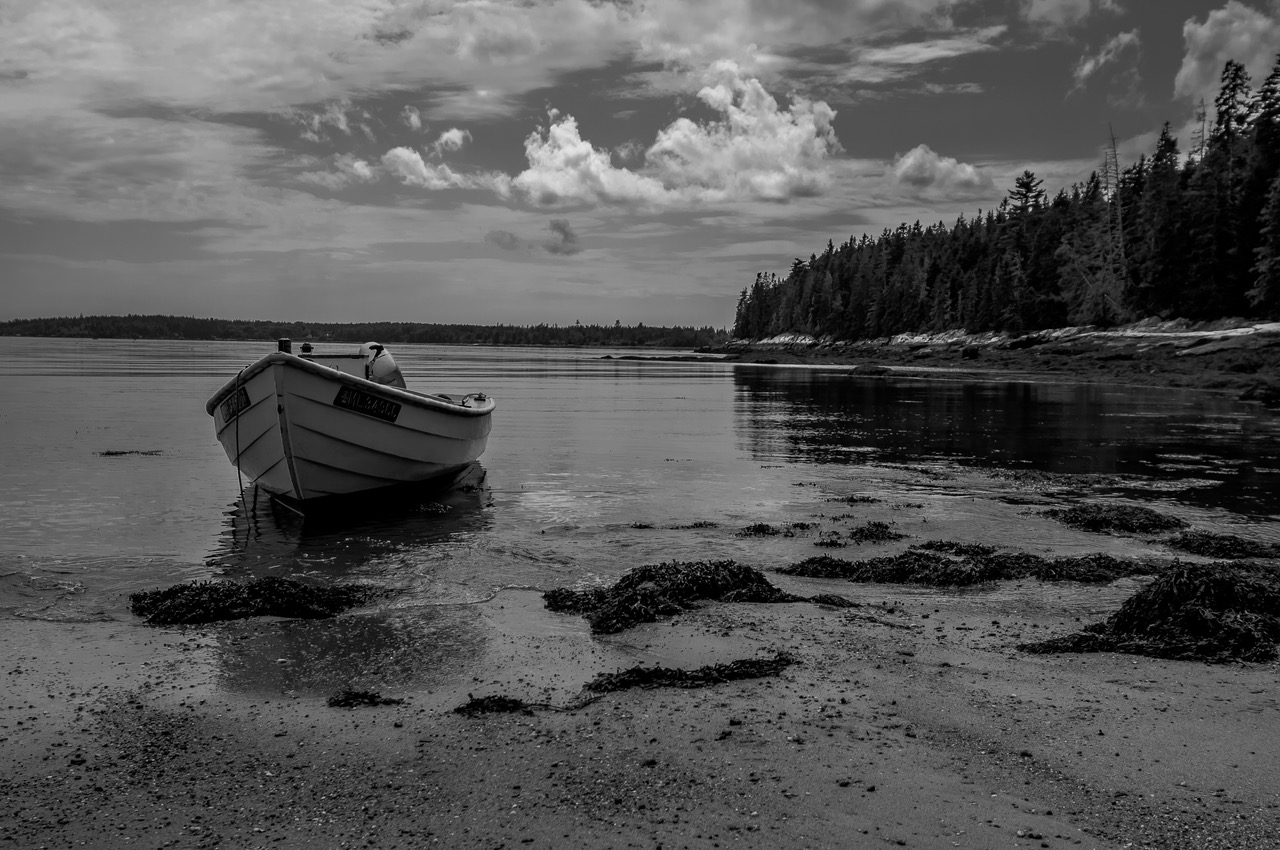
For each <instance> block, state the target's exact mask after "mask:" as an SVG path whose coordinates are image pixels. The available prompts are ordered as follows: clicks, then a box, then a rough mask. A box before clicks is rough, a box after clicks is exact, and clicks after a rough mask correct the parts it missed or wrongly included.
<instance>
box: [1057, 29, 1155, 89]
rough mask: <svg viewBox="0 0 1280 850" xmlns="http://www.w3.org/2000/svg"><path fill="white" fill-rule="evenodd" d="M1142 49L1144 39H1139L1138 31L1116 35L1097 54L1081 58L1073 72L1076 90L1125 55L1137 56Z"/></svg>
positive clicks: (1087, 54)
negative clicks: (1127, 53)
mask: <svg viewBox="0 0 1280 850" xmlns="http://www.w3.org/2000/svg"><path fill="white" fill-rule="evenodd" d="M1141 49H1142V39H1141V38H1139V36H1138V31H1137V30H1129V31H1128V32H1122V33H1118V34H1116V35H1115V36H1113V37H1112V38H1111V39H1110V40H1108V41H1107V43H1106V44H1104V45H1102V47H1101V48H1099V50H1098V52H1097V53H1093V54H1089V53H1086V54H1085V55H1084V56H1081V57H1080V61H1079V62H1077V63H1076V67H1075V70H1074V71H1073V72H1072V77H1073V78H1074V79H1075V88H1077V89H1080V88H1083V87H1084V85H1085V83H1087V82H1088V80H1089V78H1090V77H1092V76H1093V75H1094V74H1096V73H1098V71H1100V70H1102V68H1104V67H1105V66H1107V65H1111V64H1114V63H1117V62H1119V61H1120V59H1121V56H1122V55H1123V54H1124V53H1126V52H1129V53H1132V54H1135V56H1136V54H1137V53H1138V51H1140V50H1141Z"/></svg>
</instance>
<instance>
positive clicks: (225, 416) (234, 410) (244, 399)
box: [222, 387, 249, 422]
mask: <svg viewBox="0 0 1280 850" xmlns="http://www.w3.org/2000/svg"><path fill="white" fill-rule="evenodd" d="M248 406H249V394H248V393H247V392H245V390H244V387H241V388H240V389H238V390H236V391H235V392H234V393H232V394H231V395H229V396H227V400H226V401H224V402H223V403H222V421H223V422H230V421H231V420H232V419H234V418H235V417H237V416H239V415H240V411H242V410H244V409H245V408H246V407H248Z"/></svg>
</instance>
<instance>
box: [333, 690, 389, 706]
mask: <svg viewBox="0 0 1280 850" xmlns="http://www.w3.org/2000/svg"><path fill="white" fill-rule="evenodd" d="M403 702H404V700H402V699H396V698H395V697H384V696H383V695H382V694H380V693H378V692H377V691H352V690H346V691H338V692H337V693H336V694H334V695H333V696H331V697H329V699H328V704H329V707H330V708H356V707H357V706H362V705H368V706H378V705H400V704H401V703H403Z"/></svg>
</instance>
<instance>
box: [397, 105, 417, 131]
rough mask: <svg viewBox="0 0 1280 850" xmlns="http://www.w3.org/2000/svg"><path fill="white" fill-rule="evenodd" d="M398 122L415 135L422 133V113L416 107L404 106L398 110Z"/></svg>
mask: <svg viewBox="0 0 1280 850" xmlns="http://www.w3.org/2000/svg"><path fill="white" fill-rule="evenodd" d="M400 121H401V122H402V123H403V124H404V125H405V126H406V127H408V128H409V129H410V130H413V131H414V132H415V133H420V132H422V113H421V112H419V111H418V107H416V106H406V107H405V108H404V109H401V110H400Z"/></svg>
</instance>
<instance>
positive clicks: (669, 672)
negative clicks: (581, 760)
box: [586, 652, 796, 693]
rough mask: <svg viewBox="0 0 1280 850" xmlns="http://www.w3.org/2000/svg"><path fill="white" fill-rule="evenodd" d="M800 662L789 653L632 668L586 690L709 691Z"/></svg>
mask: <svg viewBox="0 0 1280 850" xmlns="http://www.w3.org/2000/svg"><path fill="white" fill-rule="evenodd" d="M795 663H796V659H795V658H793V657H792V656H790V655H788V654H787V653H785V652H780V653H778V654H777V655H775V656H774V657H773V658H744V659H739V660H737V661H730V662H727V663H725V664H709V665H707V666H706V667H698V668H696V669H694V670H679V669H673V668H669V667H631V668H629V669H627V670H619V671H618V672H617V673H601V674H600V675H599V676H596V677H595V678H594V679H592V680H591V681H590V682H587V684H586V689H587V690H589V691H594V692H596V693H611V692H613V691H622V690H626V689H628V688H705V687H707V686H708V685H718V684H720V683H722V682H732V681H734V680H737V679H761V678H764V677H765V676H776V675H778V674H779V673H781V672H782V671H783V670H785V669H786V668H788V667H790V666H791V665H792V664H795Z"/></svg>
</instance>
